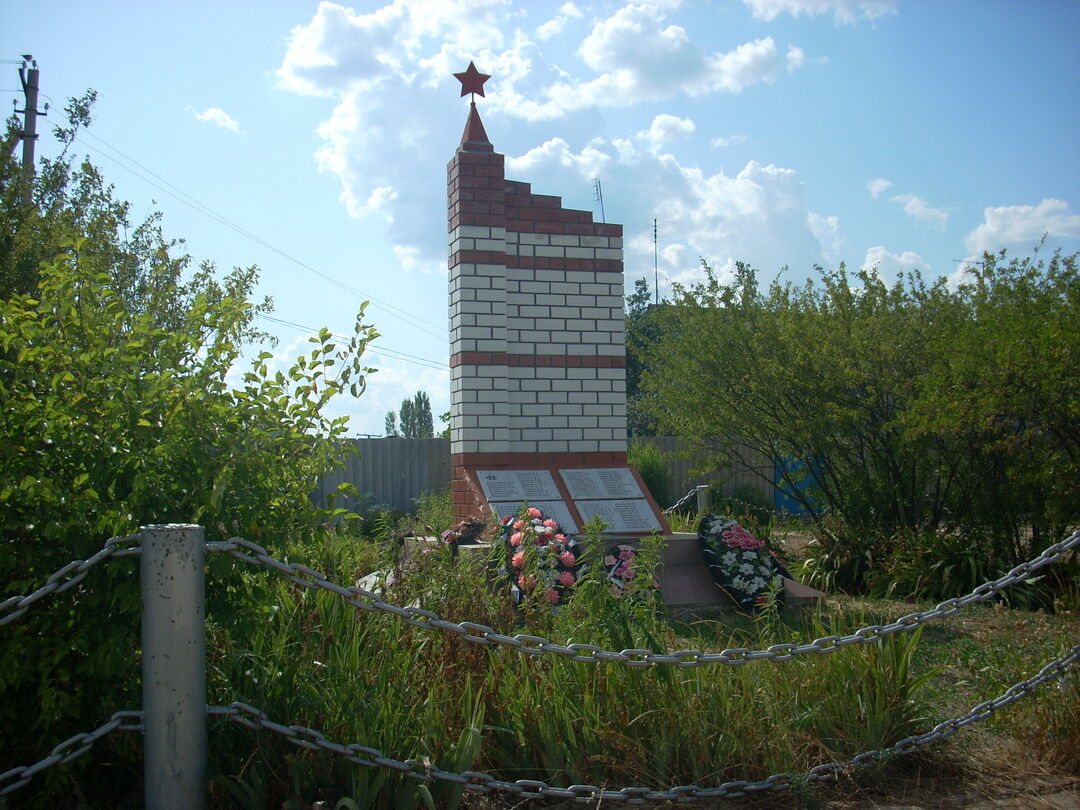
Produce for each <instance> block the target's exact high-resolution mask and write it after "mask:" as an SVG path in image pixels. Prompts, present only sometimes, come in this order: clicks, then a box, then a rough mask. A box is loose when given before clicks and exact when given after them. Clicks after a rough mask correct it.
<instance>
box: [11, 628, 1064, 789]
mask: <svg viewBox="0 0 1080 810" xmlns="http://www.w3.org/2000/svg"><path fill="white" fill-rule="evenodd" d="M1077 660H1080V645H1077V646H1075V647H1073V648H1072V650H1071V651H1070V652H1068V653H1066V654H1065V655H1063V656H1061V657H1060V658H1057V659H1055V660H1053V661H1051V662H1050V663H1048V664H1047V665H1046V666H1044V667H1043V668H1042V669H1041V670H1040V671H1039V673H1038V674H1037V675H1035V676H1033V677H1031V678H1029V679H1027V680H1026V681H1020V682H1019V683H1017V684H1014V685H1013V686H1010V687H1009V688H1008V689H1007V690H1006V691H1005V692H1004V693H1003V694H1002V695H1000V696H999V697H997V698H994V699H993V700H987V701H984V702H983V703H980V704H978V705H977V706H974V707H972V709H971V710H970V711H969V712H968V713H967V714H964V715H961V716H960V717H956V718H953V719H952V720H946V721H945V722H943V723H939V724H938V725H936V726H935V727H934V728H933V729H931V730H930V731H928V732H926V733H924V734H916V735H913V736H911V737H905V738H904V739H902V740H900V741H898V742H896V743H894V744H893V745H891V746H889V747H888V748H883V749H880V750H874V751H866V752H864V753H861V754H858V755H857V756H855V757H852V758H851V759H850V760H848V761H847V762H828V763H825V764H822V765H817V766H815V767H813V768H811V769H810V770H808V771H806V772H805V773H803V774H795V773H777V774H773V775H772V776H769V777H768V778H766V779H762V780H759V781H756V782H750V781H746V780H735V781H731V782H724V783H723V784H721V785H718V786H717V787H712V788H702V787H699V786H697V785H678V786H676V787H672V788H668V789H667V790H653V789H651V788H645V787H624V788H621V789H618V790H608V789H605V788H601V787H597V786H595V785H570V786H569V787H565V788H560V787H555V786H552V785H549V784H547V783H546V782H542V781H539V780H535V779H518V780H516V781H514V782H506V781H502V780H499V779H497V778H495V777H494V776H491V775H490V774H486V773H478V772H476V771H465V772H463V773H453V772H450V771H444V770H442V769H440V768H438V767H436V766H434V765H432V764H431V762H430V761H428V760H417V759H406V760H397V759H393V758H391V757H387V756H384V755H383V754H382V753H381V752H380V751H379V750H378V749H376V748H370V747H367V746H363V745H357V744H350V745H343V744H341V743H337V742H333V741H331V740H328V739H326V738H325V737H324V736H323V735H322V734H321V733H319V732H318V731H315V730H314V729H310V728H306V727H304V726H299V725H291V726H286V725H283V724H281V723H275V722H274V721H272V720H271V719H270V718H269V717H267V716H266V715H265V714H264V713H263V712H262V711H261V710H259V709H257V708H255V707H254V706H250V705H248V704H247V703H239V702H237V703H230V704H229V705H228V706H208V707H207V713H208V714H209V715H211V716H216V717H225V718H227V719H228V720H230V721H231V722H235V723H238V724H240V725H242V726H246V727H247V728H252V729H266V730H268V731H272V732H274V733H275V734H279V735H281V736H283V737H285V738H286V739H287V740H288V741H289V742H291V743H292V744H294V745H297V746H300V747H302V748H308V749H311V750H323V751H329V752H330V753H332V754H336V755H338V756H342V757H344V758H345V759H347V760H349V761H350V762H354V763H356V764H357V765H363V766H365V767H368V768H376V767H384V768H390V769H392V770H396V771H398V772H400V773H402V774H404V775H405V776H408V777H410V778H412V779H417V780H420V781H423V782H430V781H432V780H439V781H444V782H452V783H455V784H459V785H463V786H464V787H465V788H466V789H467V790H473V791H479V792H489V791H502V792H507V793H514V794H516V795H518V796H520V797H522V798H538V797H553V798H560V799H573V800H575V801H578V802H586V801H621V802H626V803H628V804H645V803H647V802H654V801H679V802H687V801H694V800H697V799H720V798H736V797H739V796H745V795H747V794H749V793H757V792H762V791H770V790H786V789H788V788H789V787H790V786H791V784H792V783H793V782H796V781H805V782H826V781H829V780H832V779H835V778H836V777H837V776H839V775H840V774H841V773H846V772H848V771H850V770H853V769H856V768H861V767H865V766H867V765H871V764H873V763H875V762H879V761H881V760H884V759H887V758H889V757H893V756H898V755H901V754H907V753H910V752H911V751H914V750H915V749H916V748H920V747H922V746H924V745H929V744H930V743H933V742H936V741H938V740H941V739H944V738H946V737H949V736H951V735H953V734H955V733H956V732H957V731H959V730H960V729H962V728H964V727H966V726H969V725H971V724H972V723H977V722H979V721H981V720H985V719H986V718H988V717H989V716H990V715H992V714H993V713H994V712H996V711H997V710H998V709H1001V708H1003V707H1005V706H1008V705H1009V704H1011V703H1015V702H1016V701H1018V700H1020V699H1021V698H1024V697H1026V696H1027V695H1029V694H1031V693H1032V692H1033V691H1034V690H1035V689H1036V688H1037V687H1039V686H1041V685H1043V684H1045V683H1047V682H1048V681H1051V680H1054V679H1055V678H1059V677H1061V676H1062V675H1063V674H1064V673H1065V670H1067V669H1068V668H1069V667H1070V666H1072V665H1073V664H1075V663H1076V662H1077ZM0 778H2V777H0Z"/></svg>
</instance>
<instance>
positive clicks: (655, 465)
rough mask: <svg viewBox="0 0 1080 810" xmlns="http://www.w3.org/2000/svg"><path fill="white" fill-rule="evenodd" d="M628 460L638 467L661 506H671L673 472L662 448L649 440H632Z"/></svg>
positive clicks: (663, 507) (655, 499)
mask: <svg viewBox="0 0 1080 810" xmlns="http://www.w3.org/2000/svg"><path fill="white" fill-rule="evenodd" d="M626 460H627V461H629V462H630V463H631V464H633V465H634V466H635V467H636V468H637V471H638V472H639V473H640V474H641V478H642V480H643V481H644V482H645V486H646V487H648V489H649V492H650V493H651V494H652V496H653V500H654V501H656V503H657V504H658V505H659V507H660V508H661V509H666V508H667V507H668V506H670V504H671V502H670V500H669V499H670V497H671V474H670V473H669V472H668V468H667V462H666V461H665V460H664V454H663V453H662V452H660V448H659V447H657V446H656V445H655V444H653V443H651V442H648V441H636V440H631V441H630V445H629V447H627V450H626Z"/></svg>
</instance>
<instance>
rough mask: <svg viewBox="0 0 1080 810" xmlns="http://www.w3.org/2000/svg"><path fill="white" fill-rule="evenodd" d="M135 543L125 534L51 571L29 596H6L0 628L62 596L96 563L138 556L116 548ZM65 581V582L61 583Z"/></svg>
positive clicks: (135, 550)
mask: <svg viewBox="0 0 1080 810" xmlns="http://www.w3.org/2000/svg"><path fill="white" fill-rule="evenodd" d="M138 539H139V535H137V534H128V535H124V536H123V537H113V538H110V539H109V540H106V541H105V545H104V546H103V547H102V548H101V550H100V551H98V552H97V553H96V554H95V555H94V556H92V557H90V558H88V559H85V560H72V561H71V562H69V563H68V564H67V565H65V566H64V567H63V568H61V569H60V570H59V571H55V572H54V573H53V574H52V575H51V576H50V577H49V578H48V579H47V580H45V584H44V585H42V586H41V587H40V588H38V589H37V590H36V591H34V592H33V593H29V594H26V595H25V596H9V597H8V598H7V599H5V600H4V601H3V602H0V626H3V625H5V624H7V623H8V622H12V621H14V620H15V619H17V618H19V617H20V616H22V615H23V614H24V613H26V611H27V610H29V609H30V607H31V605H33V604H34V603H35V602H38V601H40V600H42V599H44V598H45V597H46V596H50V595H51V594H54V593H63V592H64V591H66V590H68V589H69V588H73V587H74V586H75V585H77V584H79V583H80V582H82V581H83V579H84V578H85V577H86V573H87V572H88V571H89V570H90V569H91V568H93V567H94V566H95V565H97V564H98V563H100V562H102V561H104V560H107V559H108V558H109V557H127V556H130V555H132V554H138V553H139V548H138V547H131V548H120V546H121V545H122V544H125V543H131V542H133V541H136V540H138ZM65 577H67V579H65Z"/></svg>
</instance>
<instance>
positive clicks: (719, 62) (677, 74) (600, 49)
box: [491, 2, 805, 121]
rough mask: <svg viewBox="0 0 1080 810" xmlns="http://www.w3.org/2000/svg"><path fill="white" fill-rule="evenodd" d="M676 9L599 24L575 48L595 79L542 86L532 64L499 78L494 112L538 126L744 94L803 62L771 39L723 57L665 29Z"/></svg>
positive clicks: (655, 7) (663, 7) (518, 45)
mask: <svg viewBox="0 0 1080 810" xmlns="http://www.w3.org/2000/svg"><path fill="white" fill-rule="evenodd" d="M674 5H676V4H671V3H658V2H643V3H630V4H627V5H625V6H623V7H622V8H620V9H618V10H617V11H615V12H614V13H613V14H612V15H611V16H609V17H607V18H604V19H601V20H599V21H598V22H596V23H595V25H594V26H593V28H592V30H591V31H590V32H589V34H588V35H587V36H586V37H585V39H584V40H583V41H582V42H581V45H580V47H579V48H578V55H579V56H580V57H581V59H582V61H583V62H584V63H585V65H586V66H587V67H589V68H591V69H592V70H593V71H595V72H596V73H597V74H598V75H596V76H595V77H594V78H591V79H581V80H575V79H572V78H568V77H566V76H565V74H562V75H560V71H558V70H549V71H548V72H549V73H550V74H551V77H552V78H551V81H550V82H549V83H545V82H544V81H542V80H541V76H540V75H539V73H538V71H537V70H536V67H537V65H536V64H534V63H533V61H531V60H528V61H527V62H526V65H525V67H526V69H525V70H524V71H520V72H519V73H518V74H516V75H511V76H506V77H505V78H504V77H503V74H502V73H501V72H500V79H501V80H500V84H499V88H500V91H499V95H498V97H497V98H493V99H492V102H493V103H492V104H491V107H492V108H495V109H499V110H502V111H505V112H507V113H508V114H511V115H515V116H518V117H521V118H525V119H527V120H533V121H535V120H544V119H551V118H557V117H560V116H563V115H566V114H567V113H569V112H573V111H575V110H580V109H585V108H590V107H625V106H630V105H632V104H636V103H639V102H642V101H661V100H664V99H667V98H672V97H675V96H678V95H689V96H701V95H706V94H710V93H717V92H731V93H739V92H741V91H743V90H744V89H746V88H747V87H750V86H752V85H754V84H759V83H763V82H764V83H768V82H774V81H776V80H777V79H778V78H779V77H780V76H781V75H783V74H784V73H785V72H786V73H791V72H793V71H795V70H797V69H798V68H799V67H801V66H802V64H803V63H804V61H805V54H804V52H803V50H802V49H801V48H798V47H794V46H792V47H789V48H788V49H787V50H786V51H785V52H781V50H780V49H779V48H778V47H777V45H776V43H775V41H774V40H773V39H772V38H771V37H765V38H762V39H758V40H754V41H752V42H746V43H743V44H742V45H739V46H738V47H736V48H734V49H733V50H730V51H726V52H723V51H710V50H708V49H707V48H705V47H704V46H702V45H701V44H699V43H698V42H696V41H694V40H693V39H691V37H690V35H689V34H688V33H687V31H686V29H684V28H683V27H681V26H679V25H674V24H665V23H666V19H667V15H668V13H669V10H670V8H673V7H674ZM527 45H528V43H525V42H523V41H520V40H519V41H517V42H515V46H514V50H516V51H518V52H519V53H520V52H524V51H525V50H528V48H527ZM529 52H530V53H532V51H529ZM538 80H540V81H539V83H538ZM525 88H528V89H525Z"/></svg>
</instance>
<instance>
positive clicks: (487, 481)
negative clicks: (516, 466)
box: [476, 470, 562, 503]
mask: <svg viewBox="0 0 1080 810" xmlns="http://www.w3.org/2000/svg"><path fill="white" fill-rule="evenodd" d="M476 478H477V480H478V481H479V482H480V486H481V487H482V488H483V490H484V495H485V497H487V499H488V502H489V503H490V502H492V501H517V502H518V503H521V502H523V501H528V502H529V503H532V502H533V501H550V500H559V501H561V500H562V495H560V494H559V490H558V489H557V488H556V486H555V479H554V478H553V477H552V475H551V471H550V470H477V472H476Z"/></svg>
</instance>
